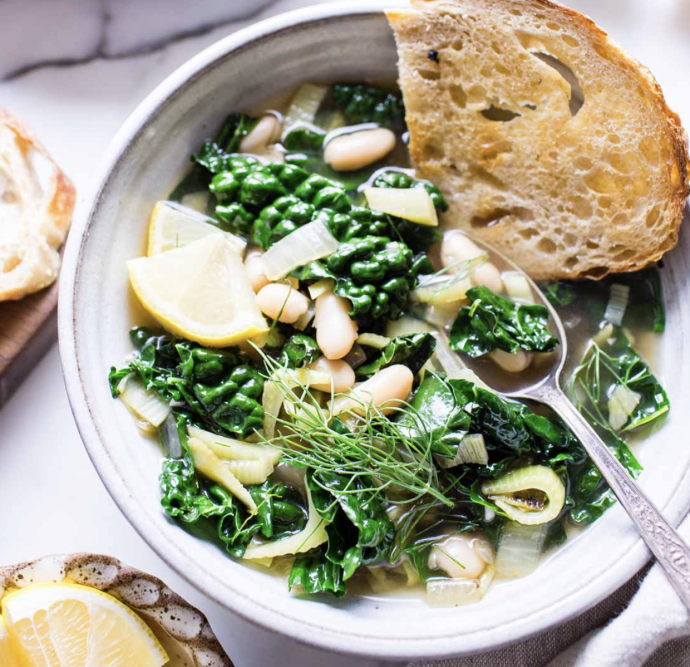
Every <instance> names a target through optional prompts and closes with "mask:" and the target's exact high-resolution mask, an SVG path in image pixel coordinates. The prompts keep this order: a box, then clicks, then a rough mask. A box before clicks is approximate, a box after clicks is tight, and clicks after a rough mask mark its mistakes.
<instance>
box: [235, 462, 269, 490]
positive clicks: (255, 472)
mask: <svg viewBox="0 0 690 667" xmlns="http://www.w3.org/2000/svg"><path fill="white" fill-rule="evenodd" d="M223 463H224V464H225V467H226V468H227V469H228V470H229V471H230V472H231V473H232V474H233V475H234V476H235V477H236V478H237V480H238V481H239V482H240V484H263V483H264V482H265V481H266V480H267V479H268V476H269V475H270V474H271V473H272V472H273V465H272V464H271V462H270V461H268V460H267V459H259V460H254V461H223Z"/></svg>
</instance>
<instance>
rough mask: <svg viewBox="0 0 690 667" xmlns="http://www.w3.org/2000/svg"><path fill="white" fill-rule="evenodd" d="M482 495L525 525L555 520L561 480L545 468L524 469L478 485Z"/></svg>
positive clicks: (560, 505)
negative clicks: (480, 486) (480, 485)
mask: <svg viewBox="0 0 690 667" xmlns="http://www.w3.org/2000/svg"><path fill="white" fill-rule="evenodd" d="M482 493H483V494H484V495H485V496H487V497H488V498H489V499H490V500H491V501H493V502H494V503H495V504H496V506H497V507H499V508H500V509H501V510H503V511H504V512H505V513H506V514H507V515H508V516H509V517H510V518H511V519H513V520H514V521H517V522H518V523H521V524H523V525H526V526H533V525H537V524H540V523H547V522H548V521H552V520H553V519H555V518H556V517H557V516H558V515H559V513H560V511H561V510H562V509H563V504H564V503H565V486H564V485H563V482H562V481H561V478H560V477H559V476H558V475H557V474H556V473H555V472H554V471H553V470H552V469H551V468H547V467H546V466H538V465H534V466H525V467H523V468H518V469H517V470H512V471H511V472H509V473H506V474H505V475H502V476H501V477H499V478H498V479H492V480H490V481H488V482H485V483H484V484H482Z"/></svg>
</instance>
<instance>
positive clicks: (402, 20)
mask: <svg viewBox="0 0 690 667" xmlns="http://www.w3.org/2000/svg"><path fill="white" fill-rule="evenodd" d="M412 6H413V9H400V10H389V11H388V12H387V17H388V20H389V22H390V24H391V26H392V27H393V29H394V32H395V34H396V39H397V40H398V46H399V49H398V50H399V57H400V70H401V88H402V91H403V94H404V96H405V98H406V105H407V104H408V98H412V97H413V96H415V95H419V91H417V90H414V86H412V85H410V83H409V81H410V78H409V76H408V77H406V76H405V75H404V74H405V68H406V67H407V68H408V70H409V71H411V70H412V62H411V61H410V62H406V61H405V59H406V55H405V50H404V47H405V46H407V47H408V48H409V47H410V44H411V38H410V39H409V40H408V41H406V40H407V39H408V37H407V33H408V32H409V31H410V30H414V29H416V30H417V32H416V33H415V34H416V35H419V34H422V35H423V37H422V38H421V39H420V40H419V41H418V42H417V43H416V46H419V45H421V43H422V42H424V43H425V44H427V45H428V48H429V49H431V48H436V47H435V44H436V41H435V40H436V37H437V34H436V33H437V32H440V28H437V26H438V25H439V24H438V23H436V22H435V21H436V20H437V19H438V18H439V16H443V15H454V16H458V15H461V14H462V12H463V10H466V11H469V9H472V8H474V9H476V8H477V7H480V8H481V9H482V10H487V11H489V10H492V9H496V8H498V7H500V6H503V7H504V8H508V7H510V8H520V10H522V11H523V12H524V13H525V14H529V15H534V14H536V13H541V12H547V18H549V19H551V20H559V19H560V20H565V21H567V22H568V23H569V24H570V26H571V27H572V29H573V31H574V32H577V33H578V36H580V37H581V38H583V39H584V40H586V42H587V43H588V46H589V47H590V48H591V49H592V50H593V51H595V52H596V54H598V55H599V56H600V57H601V58H602V59H605V60H607V61H608V63H607V66H608V67H610V68H618V69H619V70H621V71H623V70H625V71H627V72H629V73H631V74H632V75H634V77H635V78H636V80H637V81H638V82H639V83H640V84H641V86H642V87H643V89H644V90H645V91H646V99H647V100H649V101H650V103H651V104H652V105H653V112H654V115H655V116H656V117H657V118H663V120H664V122H663V128H664V135H665V137H666V140H667V143H668V147H669V149H670V153H671V162H672V164H671V165H670V168H669V169H668V170H667V171H665V172H664V173H663V174H662V173H660V174H659V175H658V176H657V177H656V186H657V189H663V191H664V193H665V202H666V204H665V206H664V209H663V211H662V215H663V217H664V220H663V225H660V228H661V227H663V230H662V233H661V234H658V235H657V237H656V238H655V239H654V240H653V241H651V240H650V241H649V243H648V244H647V247H644V248H639V252H636V253H634V254H633V256H630V257H628V256H625V257H618V258H617V257H615V256H614V255H613V254H611V255H610V256H609V257H607V258H606V262H605V264H602V263H601V262H600V263H598V265H597V266H594V267H592V266H587V265H586V264H585V265H584V266H578V267H576V268H573V267H568V266H566V265H565V264H564V263H561V264H560V265H556V263H555V262H551V263H549V262H543V261H541V259H540V257H539V255H538V251H537V250H536V248H535V252H534V253H533V256H531V257H528V258H527V259H526V258H525V248H524V244H523V247H522V248H521V252H520V254H515V255H513V259H515V260H516V261H518V262H519V263H521V264H522V265H523V266H524V267H525V268H526V270H528V271H529V273H530V274H531V275H532V276H533V277H534V278H536V279H540V280H546V279H563V278H566V279H573V278H585V277H587V278H595V279H600V278H603V277H604V276H606V275H608V274H610V273H618V272H626V271H635V270H638V269H641V268H644V266H646V265H648V264H649V263H651V262H654V261H656V260H658V259H660V258H661V256H662V255H663V254H664V253H665V252H666V251H668V250H670V249H671V248H672V247H674V246H675V245H676V244H677V241H678V230H679V227H680V224H681V222H682V219H683V212H684V209H685V202H686V199H687V197H688V194H689V188H690V183H689V181H690V164H689V161H688V144H687V142H688V140H687V134H686V132H685V130H684V129H683V127H682V126H681V122H680V119H679V117H678V115H677V114H676V113H674V112H673V111H672V110H671V109H669V107H668V105H667V103H666V100H665V98H664V95H663V92H662V90H661V87H660V86H659V84H658V82H657V81H656V79H655V78H654V76H653V75H652V73H651V72H650V71H649V70H648V69H647V68H646V67H645V66H643V65H642V64H640V63H639V62H638V61H637V60H636V59H635V58H633V57H632V56H631V55H630V54H628V53H627V52H626V51H625V50H624V49H623V48H622V47H621V46H619V45H618V44H617V43H615V42H614V41H613V40H611V39H610V38H609V36H608V34H607V33H606V32H605V31H604V30H603V29H602V28H600V27H599V26H598V25H596V24H595V23H594V21H592V20H591V19H590V18H588V17H586V16H584V15H582V14H580V13H579V12H577V11H575V10H573V9H570V8H568V7H565V6H563V5H561V4H558V3H555V2H551V0H412ZM420 26H421V27H420ZM422 27H423V28H424V30H422ZM446 36H447V35H446ZM406 84H407V85H406ZM444 103H445V98H441V97H440V95H439V99H438V100H435V104H436V106H435V108H439V107H442V106H443V104H444ZM410 106H411V107H412V108H414V104H411V105H410ZM448 108H449V109H451V108H452V106H451V105H448ZM411 115H412V116H414V114H410V113H409V112H408V124H409V125H410V128H409V129H410V135H411V141H410V154H411V157H412V159H413V161H414V163H415V165H416V166H417V167H418V169H419V170H420V171H421V172H422V175H425V176H427V177H428V178H430V179H431V180H436V181H438V183H437V184H439V185H440V186H441V188H442V189H444V185H447V181H449V180H452V179H451V178H450V177H448V174H447V169H448V165H447V164H446V165H443V164H439V163H438V161H437V162H434V161H433V160H429V159H428V158H427V157H425V152H424V149H425V144H426V141H427V139H428V137H427V136H425V132H424V128H423V127H421V128H420V127H419V126H418V125H417V124H416V123H415V119H414V117H412V118H410V116H411ZM446 117H447V116H446ZM506 125H507V124H506ZM450 131H451V127H450V125H449V127H448V128H446V132H445V134H446V136H447V135H448V132H450ZM477 162H478V163H481V159H479V158H478V159H477ZM664 164H666V163H664ZM660 171H662V170H660ZM666 174H668V175H666ZM662 179H666V180H667V182H664V183H661V180H662ZM446 194H449V195H451V196H452V194H453V193H449V192H446ZM460 197H461V195H460ZM456 213H457V210H456V209H454V208H453V205H452V204H451V213H450V214H449V216H450V217H448V216H447V217H446V220H444V223H445V224H446V225H451V226H456V225H455V224H454V218H455V217H457V215H456ZM457 226H460V227H464V228H468V229H469V227H468V225H467V224H465V223H462V224H459V225H457ZM498 227H500V225H496V226H495V227H488V228H486V229H480V230H476V229H470V231H472V232H473V233H477V234H478V235H479V236H481V237H483V238H484V239H485V240H487V241H489V242H494V241H497V240H498V232H497V231H496V229H497V228H498ZM500 248H501V250H503V251H504V252H506V253H507V254H508V255H510V254H511V252H510V248H509V247H506V245H505V244H504V245H502V246H500ZM619 254H621V253H619ZM542 259H543V258H542Z"/></svg>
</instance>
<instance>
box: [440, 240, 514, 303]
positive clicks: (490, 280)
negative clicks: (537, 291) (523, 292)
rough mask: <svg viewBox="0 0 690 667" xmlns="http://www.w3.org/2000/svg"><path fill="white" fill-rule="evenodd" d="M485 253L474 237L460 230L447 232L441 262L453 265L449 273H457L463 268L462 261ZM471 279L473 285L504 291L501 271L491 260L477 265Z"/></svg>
mask: <svg viewBox="0 0 690 667" xmlns="http://www.w3.org/2000/svg"><path fill="white" fill-rule="evenodd" d="M484 254H486V251H484V250H482V249H481V248H480V247H479V246H478V245H477V244H476V243H475V242H474V241H472V239H469V238H467V237H466V236H465V235H464V234H461V233H458V232H456V233H455V234H447V235H446V237H445V238H444V239H443V244H442V245H441V263H442V264H443V266H444V267H452V268H450V269H449V273H457V272H458V271H459V270H460V269H461V268H462V265H461V264H459V263H460V262H466V261H468V260H470V259H474V258H475V257H479V256H480V255H484ZM456 265H457V266H456ZM470 281H471V282H472V285H474V286H477V285H483V286H484V287H488V288H489V289H490V290H491V291H492V292H496V293H500V292H502V291H503V279H502V278H501V272H500V271H499V270H498V269H497V268H496V267H495V266H494V265H493V264H492V263H491V262H485V263H484V264H482V265H481V266H479V267H477V268H476V269H475V270H474V271H473V272H472V274H471V275H470Z"/></svg>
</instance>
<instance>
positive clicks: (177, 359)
mask: <svg viewBox="0 0 690 667" xmlns="http://www.w3.org/2000/svg"><path fill="white" fill-rule="evenodd" d="M130 337H131V338H132V341H133V342H134V344H135V345H136V346H137V348H138V351H137V353H136V354H135V355H134V358H133V359H132V360H131V361H130V363H129V364H128V365H127V366H126V367H125V368H122V369H119V370H118V369H115V368H113V369H111V371H110V375H109V380H110V384H111V390H113V391H114V395H117V393H116V392H117V384H118V383H119V382H118V381H119V379H121V378H122V377H123V376H124V375H126V374H128V373H136V374H137V375H138V376H139V378H140V379H141V380H142V382H143V384H144V388H145V389H147V390H153V391H155V392H156V393H157V394H158V395H159V396H160V397H161V398H163V399H164V400H166V401H168V402H174V403H175V405H176V406H177V410H178V411H182V412H186V413H189V414H191V415H193V416H194V418H195V419H196V420H198V421H199V422H200V423H201V424H202V425H204V426H205V427H206V428H207V429H209V430H212V431H216V432H219V433H227V434H230V435H234V436H240V437H246V436H247V435H249V434H250V433H252V432H253V431H254V430H255V429H259V428H261V427H262V425H263V408H262V406H261V397H262V394H263V388H264V378H263V375H262V373H261V371H260V370H259V369H258V368H257V367H256V366H255V365H254V363H253V362H252V361H251V359H250V358H249V357H248V356H247V355H245V354H244V353H243V352H240V351H239V350H238V349H237V348H234V347H229V348H225V349H209V348H205V347H202V346H200V345H198V344H197V343H193V342H191V341H188V340H184V339H181V338H174V337H173V336H169V335H167V334H164V335H153V334H152V333H151V332H150V330H149V329H147V328H146V327H136V328H134V329H132V331H131V332H130Z"/></svg>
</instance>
